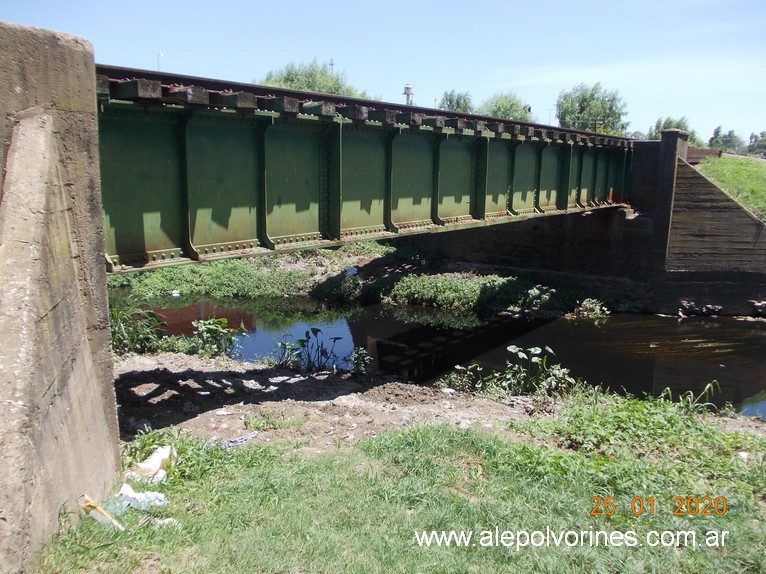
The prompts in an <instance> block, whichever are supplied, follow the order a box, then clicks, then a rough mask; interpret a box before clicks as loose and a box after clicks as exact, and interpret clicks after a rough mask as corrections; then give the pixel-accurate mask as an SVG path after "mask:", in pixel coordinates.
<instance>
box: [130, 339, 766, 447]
mask: <svg viewBox="0 0 766 574" xmlns="http://www.w3.org/2000/svg"><path fill="white" fill-rule="evenodd" d="M115 389H116V392H117V404H118V405H119V410H118V412H119V417H120V430H121V436H122V438H123V439H124V440H129V439H131V438H133V437H134V436H135V434H136V432H137V431H138V430H140V429H143V428H144V427H145V426H147V425H148V426H149V427H151V428H153V429H160V428H166V427H175V428H179V429H183V430H186V431H189V432H191V433H192V434H193V435H195V436H197V437H200V438H204V439H212V438H218V439H220V440H222V441H226V440H231V439H236V438H239V437H242V436H245V435H248V434H250V433H253V432H254V431H257V433H258V434H257V436H255V437H254V438H253V439H252V440H254V441H259V442H272V441H283V440H288V441H291V442H292V443H294V445H295V446H296V447H297V448H300V449H301V450H302V451H303V452H306V453H320V452H323V451H325V450H328V449H332V448H337V447H341V446H343V445H344V444H348V443H349V442H353V441H356V440H360V439H363V438H366V437H370V436H375V435H377V434H378V433H380V432H381V431H383V430H387V429H395V428H401V427H404V426H407V425H411V424H416V423H441V424H448V425H454V426H457V427H460V428H468V427H474V428H479V429H484V430H486V431H488V432H493V433H499V434H502V435H504V436H507V437H509V438H511V437H513V438H519V437H517V436H516V435H514V434H513V433H509V432H508V431H507V430H506V425H505V424H504V423H505V422H507V421H509V420H524V419H527V418H529V416H541V415H542V416H555V405H552V404H551V403H550V402H545V403H543V402H541V399H539V398H535V397H513V398H511V399H510V400H509V401H508V403H507V404H500V403H497V402H493V401H488V400H484V399H479V398H476V397H474V396H472V395H468V394H463V393H456V392H447V391H445V390H440V389H435V388H431V387H423V386H420V385H416V384H411V383H406V382H402V381H400V380H398V379H396V378H394V377H375V376H369V377H366V376H356V375H348V374H343V375H335V374H331V373H318V374H313V375H299V374H296V373H292V372H287V371H282V370H277V369H272V368H268V367H264V366H260V365H252V364H247V363H240V362H237V361H233V360H231V359H227V358H219V359H213V360H209V359H203V358H200V357H196V356H188V355H173V354H162V355H153V356H135V357H130V358H127V359H121V360H118V362H117V363H116V365H115ZM708 418H709V419H711V420H713V421H714V424H716V425H719V426H723V427H724V428H725V430H727V431H731V432H753V433H755V434H759V435H761V436H766V423H759V422H756V421H753V420H749V419H744V418H718V417H708Z"/></svg>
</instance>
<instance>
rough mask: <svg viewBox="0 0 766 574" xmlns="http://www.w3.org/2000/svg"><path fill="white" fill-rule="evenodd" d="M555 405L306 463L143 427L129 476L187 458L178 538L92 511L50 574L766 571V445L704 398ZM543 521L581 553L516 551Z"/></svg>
mask: <svg viewBox="0 0 766 574" xmlns="http://www.w3.org/2000/svg"><path fill="white" fill-rule="evenodd" d="M559 410H560V413H561V416H559V417H557V418H555V419H547V420H546V419H537V418H530V419H529V420H528V421H526V422H519V423H514V424H512V425H510V426H509V427H508V428H507V429H506V431H508V432H506V433H505V434H499V435H498V434H491V433H489V432H487V431H486V430H477V429H467V430H458V429H456V428H454V427H444V426H417V427H413V428H410V429H407V430H403V431H396V432H389V433H385V434H383V435H381V436H379V437H376V438H373V439H368V440H365V441H363V442H361V443H358V444H356V445H353V446H347V447H345V448H339V449H338V450H336V451H334V452H331V453H326V454H323V455H320V456H315V457H310V458H307V457H306V456H305V455H299V454H297V453H296V452H295V451H294V450H293V447H294V446H299V445H281V446H280V445H263V444H261V445H259V446H247V445H246V446H242V447H237V448H233V449H228V450H223V449H221V448H219V447H217V446H212V445H210V444H206V443H204V442H201V441H199V440H195V439H191V438H179V437H177V436H175V437H174V436H173V435H171V434H170V433H169V432H167V431H165V432H163V431H160V432H154V433H150V434H147V435H142V436H140V437H139V438H138V439H136V441H134V442H133V443H131V444H130V445H129V446H128V447H127V448H126V449H125V453H124V456H125V459H126V460H125V462H126V465H128V466H129V465H130V463H132V462H133V461H135V460H137V459H141V458H142V457H143V456H145V455H147V454H148V453H149V452H151V449H152V448H153V447H154V446H156V445H159V444H164V443H166V442H167V441H171V442H173V444H174V446H175V448H176V450H177V452H178V455H179V457H178V461H177V463H176V464H175V466H174V467H172V469H171V470H170V473H169V478H168V480H167V481H166V482H165V483H163V484H161V485H158V486H155V487H152V488H156V489H158V490H161V491H162V492H165V493H166V494H167V496H168V499H169V500H170V504H169V505H168V506H166V507H162V508H157V509H154V510H151V511H150V515H151V516H152V517H156V518H166V517H172V518H176V519H178V520H179V521H180V522H181V524H182V527H181V529H180V530H176V529H173V528H165V529H161V530H153V529H152V528H151V527H149V526H143V527H142V526H140V525H139V522H140V521H141V519H142V518H143V516H144V515H143V514H142V513H140V512H138V511H134V510H129V511H128V512H127V513H126V514H124V515H123V516H121V517H120V520H121V521H122V522H123V523H124V524H125V526H126V528H127V530H126V531H125V532H124V533H121V534H118V533H116V532H114V531H112V530H111V529H110V528H108V527H105V526H104V525H101V524H98V523H96V522H95V521H93V520H91V519H85V520H83V521H81V522H80V523H79V525H78V526H77V527H75V528H73V529H68V530H64V531H63V532H62V534H61V535H60V536H58V537H57V538H56V540H54V542H53V544H52V545H51V546H50V547H49V548H48V549H47V551H46V552H45V555H44V558H43V560H42V563H41V566H40V569H39V571H40V572H41V573H53V572H56V573H58V572H78V571H88V572H96V571H97V572H101V573H104V574H106V573H110V572H114V573H120V574H123V573H125V572H150V571H151V572H161V573H164V574H171V573H172V574H182V573H189V574H190V573H205V574H216V573H221V574H223V573H227V574H228V573H231V572H290V573H294V572H304V573H309V572H365V573H367V574H373V573H377V572H380V573H384V572H385V573H389V572H530V573H535V572H556V573H566V572H578V573H579V572H594V573H595V572H598V573H601V572H624V573H629V572H650V571H651V572H669V573H675V572H677V573H682V572H683V573H694V572H700V573H705V574H711V573H717V572H720V573H724V572H725V573H730V572H753V573H755V572H766V495H765V494H764V493H765V492H766V461H764V453H766V439H764V438H760V439H758V438H754V437H753V436H751V435H742V434H727V433H725V432H722V431H721V430H718V429H717V428H716V426H715V425H712V424H710V423H708V422H705V421H703V420H701V418H700V416H699V414H698V413H697V410H698V409H697V408H696V406H695V405H694V404H693V403H692V402H691V401H683V402H681V403H671V402H669V401H665V400H662V399H650V400H641V401H639V400H635V399H628V398H623V397H618V396H613V395H606V394H602V393H601V392H599V391H597V390H592V389H591V390H588V389H576V390H575V391H574V392H572V393H570V394H569V395H567V396H566V397H564V398H562V399H561V400H560V401H559ZM707 416H712V415H707ZM627 423H629V424H627ZM596 497H599V498H596ZM609 497H613V498H609ZM677 497H680V499H679V500H675V499H676V498H677ZM691 497H695V498H691ZM705 497H710V499H711V500H712V501H717V502H714V503H713V505H711V506H709V507H708V505H707V499H706V498H705ZM724 498H725V501H726V508H725V509H724V502H723V499H724ZM697 500H699V501H700V502H701V503H702V504H701V505H700V506H699V507H698V506H697V504H696V501H697ZM612 505H614V506H612ZM631 505H632V506H631ZM703 509H706V512H704V514H709V515H703ZM675 511H678V513H679V514H680V515H679V516H674V512H675ZM605 513H608V514H610V515H609V516H607V515H606V514H605ZM496 526H497V527H498V528H499V531H500V532H503V531H510V532H513V533H514V538H513V539H512V538H511V537H510V535H505V537H504V538H503V539H502V540H504V542H505V544H508V545H509V546H508V547H506V546H503V544H502V543H501V544H497V541H496V540H494V539H492V540H490V538H489V537H490V536H492V537H494V535H495V527H496ZM547 529H550V530H551V531H552V532H553V533H555V534H556V536H558V533H559V532H561V531H565V532H566V531H572V532H574V533H576V534H567V537H568V538H567V539H566V540H567V541H568V543H569V544H572V546H567V544H564V543H562V544H561V545H560V546H555V545H554V543H553V542H550V544H549V545H548V544H543V545H541V546H539V547H533V546H532V545H531V544H530V543H528V544H529V545H528V546H525V547H521V548H518V549H517V546H516V543H517V541H518V542H521V543H526V542H527V541H526V539H525V537H524V535H523V534H522V535H521V538H520V539H518V538H515V533H516V531H527V532H529V533H532V532H533V531H540V532H542V533H546V531H547ZM433 530H435V531H442V530H446V531H449V530H457V531H473V539H472V542H471V545H469V547H456V546H455V543H454V542H453V544H452V546H451V547H438V546H437V545H436V544H435V543H434V544H432V545H431V546H430V547H427V546H420V545H418V543H417V542H416V533H421V532H422V531H426V532H430V531H433ZM583 531H584V533H583ZM598 531H604V532H606V533H608V534H607V536H609V537H610V540H611V541H612V544H611V545H606V544H605V541H604V538H603V536H604V535H600V534H596V533H597V532H598ZM651 531H656V532H663V531H668V532H670V533H672V534H665V538H664V539H662V541H663V542H664V543H666V544H667V546H664V545H662V544H658V545H656V546H651V545H650V544H654V543H655V542H659V538H657V539H655V537H654V536H653V535H650V534H649V533H650V532H651ZM679 531H683V532H693V533H694V536H695V538H696V540H695V542H696V546H694V545H693V544H692V538H691V536H692V535H687V534H677V533H678V532H679ZM722 531H726V532H727V534H726V535H725V538H724V539H723V540H722V538H721V536H722V535H721V532H722ZM487 532H490V534H487ZM615 533H623V534H622V535H621V534H615ZM712 533H717V535H718V538H717V545H715V546H707V545H706V543H712V542H713V538H714V535H713V534H712ZM542 536H543V535H542V534H535V535H533V539H534V541H535V542H536V543H539V542H540V541H541V540H543V538H541V537H542ZM591 536H594V537H599V536H600V538H594V540H595V539H598V540H599V544H598V545H595V544H594V545H591V544H590V542H589V541H590V540H591V538H590V537H591ZM647 536H650V538H649V539H648V542H649V544H648V543H647ZM634 540H635V542H636V546H628V545H627V544H626V542H627V543H628V544H632V543H633V541H634ZM485 544H488V545H489V546H484V545H485Z"/></svg>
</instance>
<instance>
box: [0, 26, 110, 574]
mask: <svg viewBox="0 0 766 574" xmlns="http://www.w3.org/2000/svg"><path fill="white" fill-rule="evenodd" d="M96 109H97V108H96V95H95V67H94V63H93V51H92V48H91V46H90V44H88V43H87V42H86V41H84V40H81V39H79V38H75V37H72V36H66V35H63V34H57V33H53V32H47V31H42V30H37V29H31V28H25V27H21V26H15V25H9V24H4V23H0V114H2V116H1V117H2V119H1V120H0V141H1V142H2V148H1V149H0V160H1V161H2V165H3V166H4V171H3V177H2V199H1V200H0V268H1V269H2V271H1V273H2V279H3V289H2V291H0V365H2V370H0V458H2V461H3V472H2V473H0V572H24V571H34V561H35V559H36V553H37V551H38V550H39V548H40V546H41V545H42V544H44V543H45V542H46V541H47V540H48V539H49V538H50V536H51V535H52V534H54V533H55V532H56V530H57V527H58V520H59V511H60V509H62V508H63V509H74V508H75V501H76V498H77V497H78V496H79V495H81V494H83V493H88V494H89V495H91V496H93V497H96V498H99V497H102V496H103V495H105V494H107V493H108V489H109V488H110V487H111V486H112V481H113V479H114V478H115V476H116V473H117V470H118V468H119V453H118V442H117V441H118V432H117V417H116V413H115V400H114V391H113V387H112V368H111V367H112V359H111V352H110V347H109V323H108V312H107V295H106V281H105V271H104V269H105V266H104V253H103V228H102V225H101V200H100V182H99V170H98V130H97V118H96Z"/></svg>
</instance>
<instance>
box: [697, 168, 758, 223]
mask: <svg viewBox="0 0 766 574" xmlns="http://www.w3.org/2000/svg"><path fill="white" fill-rule="evenodd" d="M698 169H699V170H700V172H702V174H703V175H705V177H707V178H709V179H711V180H713V181H714V182H715V183H716V184H717V185H718V186H719V187H721V188H722V189H723V190H725V191H726V192H727V193H728V194H729V195H731V196H732V197H733V198H734V199H736V200H737V201H738V202H740V203H742V204H743V205H745V206H746V207H747V208H749V209H750V210H751V211H753V213H755V214H756V215H757V216H758V217H759V218H761V219H764V220H766V161H759V160H756V159H751V158H744V157H720V158H708V159H706V160H705V161H703V162H702V163H700V164H699V166H698Z"/></svg>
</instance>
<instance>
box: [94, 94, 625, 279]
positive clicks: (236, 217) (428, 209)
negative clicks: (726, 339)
mask: <svg viewBox="0 0 766 574" xmlns="http://www.w3.org/2000/svg"><path fill="white" fill-rule="evenodd" d="M288 103H289V102H288ZM314 108H316V109H318V110H324V109H325V107H322V106H314V107H313V108H312V107H311V106H308V105H304V106H303V108H302V109H304V110H313V109H314ZM371 117H373V118H375V119H374V120H372V119H367V118H366V116H365V117H364V119H361V120H360V119H359V118H358V117H356V116H355V115H354V114H341V113H338V114H336V115H334V116H332V115H327V114H325V115H321V116H314V115H307V114H302V113H297V112H295V111H263V110H259V109H252V108H251V109H247V110H243V109H214V108H209V107H204V106H196V107H195V106H190V105H186V104H183V105H180V104H179V105H175V104H171V105H167V104H166V105H154V106H152V105H146V104H145V103H142V102H141V101H138V102H127V101H118V100H108V101H102V103H101V113H100V145H101V172H102V194H103V208H104V223H105V229H106V253H107V255H108V257H109V259H110V261H111V263H112V265H113V266H114V268H115V270H123V269H129V268H136V267H141V266H145V265H147V264H149V265H152V264H162V263H176V262H186V261H190V260H208V259H215V258H219V257H231V256H238V257H241V256H247V255H254V254H259V253H265V252H271V251H273V250H289V249H299V248H305V247H311V246H318V245H339V244H340V243H341V242H343V241H354V240H359V239H364V238H368V237H373V238H380V237H393V236H396V235H398V234H406V233H423V232H434V231H445V230H450V229H459V228H464V227H467V226H475V225H487V224H496V223H506V222H510V221H514V220H517V219H522V218H527V217H532V216H545V215H549V214H556V213H566V212H568V211H583V210H587V209H592V208H594V207H598V206H606V205H612V204H614V203H618V202H627V201H628V200H629V189H628V182H629V180H630V170H631V162H632V151H631V149H630V147H629V146H627V145H624V143H620V145H617V144H616V143H614V142H612V144H611V145H610V144H608V143H604V141H605V140H604V138H597V137H594V136H577V135H569V134H560V133H559V132H556V131H553V130H544V129H534V130H532V129H531V128H526V127H523V126H522V127H521V129H515V130H512V129H508V130H507V131H503V130H498V131H495V132H493V131H489V130H486V129H485V127H484V125H483V124H482V125H481V126H479V125H477V126H476V127H477V129H476V130H472V129H467V127H466V125H467V124H461V123H459V122H453V124H454V126H455V127H443V126H444V122H439V121H435V120H434V121H426V122H422V121H419V120H418V119H417V118H415V119H413V118H412V117H410V116H408V115H407V114H400V115H399V116H396V118H394V116H392V115H389V116H387V115H381V114H371ZM394 119H396V120H397V121H399V120H401V121H407V122H408V123H407V124H399V123H386V122H388V121H394ZM421 124H422V125H421ZM600 140H604V141H600Z"/></svg>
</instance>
